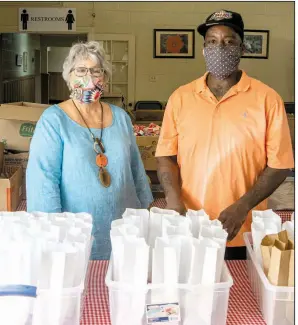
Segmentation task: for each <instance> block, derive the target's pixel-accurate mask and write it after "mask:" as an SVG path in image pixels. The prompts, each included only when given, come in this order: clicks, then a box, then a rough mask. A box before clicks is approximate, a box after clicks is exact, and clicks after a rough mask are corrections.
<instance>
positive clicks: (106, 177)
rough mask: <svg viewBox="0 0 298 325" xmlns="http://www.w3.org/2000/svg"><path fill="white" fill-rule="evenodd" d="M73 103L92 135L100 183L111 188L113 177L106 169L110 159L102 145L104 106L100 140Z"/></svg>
mask: <svg viewBox="0 0 298 325" xmlns="http://www.w3.org/2000/svg"><path fill="white" fill-rule="evenodd" d="M72 102H73V104H74V106H75V108H76V109H77V111H78V113H79V114H80V116H81V118H82V120H83V122H84V124H85V125H86V127H87V129H88V131H89V133H90V135H91V138H92V140H93V150H94V151H95V153H96V158H95V162H96V165H97V166H98V167H99V174H98V178H99V181H100V183H101V184H102V185H103V186H104V187H109V186H110V185H111V175H110V173H109V172H108V171H107V169H106V166H107V165H108V158H107V156H106V155H105V147H104V145H103V143H102V132H103V106H102V103H101V102H99V104H100V107H101V122H100V125H101V128H100V137H99V139H98V138H96V137H95V135H94V134H93V132H92V131H91V130H90V128H89V126H88V124H87V122H86V120H85V119H84V117H83V114H82V113H81V111H80V110H79V108H78V107H77V105H76V104H75V102H74V100H73V101H72Z"/></svg>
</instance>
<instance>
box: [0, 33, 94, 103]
mask: <svg viewBox="0 0 298 325" xmlns="http://www.w3.org/2000/svg"><path fill="white" fill-rule="evenodd" d="M0 35H1V37H0V64H1V67H2V69H1V72H0V103H9V102H19V101H27V102H36V103H43V104H51V103H54V102H57V101H62V100H65V99H67V98H68V95H69V92H68V89H67V87H66V85H65V82H64V80H63V79H62V75H61V74H62V65H63V60H64V59H65V57H66V55H65V53H67V51H68V50H69V48H70V47H71V46H72V45H73V44H74V43H77V42H81V41H87V39H88V36H87V33H85V34H37V33H2V34H0ZM51 51H52V53H55V57H54V58H53V56H52V55H51V53H50V52H51ZM50 60H51V61H50ZM61 89H62V90H64V92H62V93H61V91H60V90H61ZM57 91H60V92H57Z"/></svg>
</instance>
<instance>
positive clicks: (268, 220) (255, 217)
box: [251, 210, 281, 264]
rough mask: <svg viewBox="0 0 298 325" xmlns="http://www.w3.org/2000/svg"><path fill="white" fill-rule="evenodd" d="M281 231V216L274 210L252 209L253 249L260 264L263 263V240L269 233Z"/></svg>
mask: <svg viewBox="0 0 298 325" xmlns="http://www.w3.org/2000/svg"><path fill="white" fill-rule="evenodd" d="M280 231H281V218H280V216H279V215H278V214H276V213H274V212H273V210H265V211H252V225H251V234H252V240H253V249H254V253H255V255H256V258H257V261H258V263H259V264H262V255H261V250H260V246H261V242H262V239H263V238H264V237H265V236H266V235H268V234H277V233H278V232H280Z"/></svg>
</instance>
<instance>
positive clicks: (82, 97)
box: [70, 75, 104, 104]
mask: <svg viewBox="0 0 298 325" xmlns="http://www.w3.org/2000/svg"><path fill="white" fill-rule="evenodd" d="M71 89H72V90H71V93H70V98H72V99H76V100H78V101H80V102H81V103H84V104H90V103H93V102H96V101H97V100H99V98H100V97H101V95H102V94H103V91H104V86H103V84H102V80H101V79H100V78H92V77H91V76H90V75H86V76H84V77H75V79H74V80H73V82H71Z"/></svg>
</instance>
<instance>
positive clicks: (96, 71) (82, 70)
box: [70, 67, 105, 77]
mask: <svg viewBox="0 0 298 325" xmlns="http://www.w3.org/2000/svg"><path fill="white" fill-rule="evenodd" d="M72 71H74V73H75V75H76V76H77V77H84V76H86V75H87V73H88V71H89V72H90V74H91V75H92V76H94V77H103V76H104V73H105V70H104V69H103V68H86V67H77V68H74V69H71V70H70V72H72Z"/></svg>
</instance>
